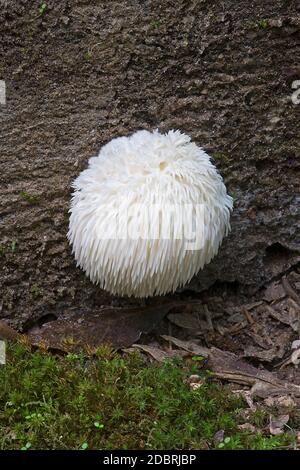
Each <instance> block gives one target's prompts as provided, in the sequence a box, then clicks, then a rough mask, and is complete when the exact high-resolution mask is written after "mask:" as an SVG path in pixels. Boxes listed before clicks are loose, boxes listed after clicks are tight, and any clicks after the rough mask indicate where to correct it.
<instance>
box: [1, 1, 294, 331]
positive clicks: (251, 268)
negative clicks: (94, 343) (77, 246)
mask: <svg viewBox="0 0 300 470" xmlns="http://www.w3.org/2000/svg"><path fill="white" fill-rule="evenodd" d="M1 4H2V7H1V11H0V31H1V43H0V51H1V62H0V79H2V80H5V83H6V105H4V104H3V103H2V104H0V119H1V157H0V158H1V173H0V180H1V187H0V190H1V199H0V208H1V209H0V210H1V219H0V227H1V234H0V255H1V258H0V260H1V264H2V269H1V273H0V277H1V289H2V293H1V298H2V301H1V302H2V303H1V308H2V311H1V314H0V316H2V317H4V318H7V319H10V320H12V323H13V324H15V325H16V326H20V327H21V326H22V325H24V324H25V325H26V322H27V321H31V320H32V319H36V318H39V317H40V316H43V315H50V317H49V318H51V315H57V314H59V313H60V312H62V311H64V312H68V311H71V310H74V309H82V310H83V311H84V309H92V308H95V307H96V306H99V305H102V304H111V303H112V302H116V299H112V298H111V297H110V296H109V295H108V294H107V293H105V292H103V291H101V290H99V288H98V287H97V286H94V285H92V284H91V283H90V282H89V280H88V279H86V277H85V275H84V273H83V272H81V271H80V270H79V268H76V265H75V262H74V259H73V257H72V255H71V250H70V247H69V246H68V242H67V239H66V233H67V229H68V206H69V201H70V194H71V188H70V184H71V182H72V180H73V179H74V178H75V177H76V176H77V175H78V174H79V172H80V171H81V170H83V169H84V168H85V167H86V165H87V162H88V159H89V158H90V157H91V156H93V155H95V154H97V152H98V150H99V148H100V147H101V146H102V145H103V144H104V143H106V142H107V141H109V140H110V139H112V138H113V137H116V136H120V135H127V134H129V133H131V132H133V131H135V130H137V129H141V128H146V129H154V128H159V130H161V131H165V130H168V129H180V130H182V131H184V132H186V133H188V134H189V135H191V137H192V138H193V139H194V140H195V142H196V143H197V144H198V145H201V146H202V147H203V148H204V149H205V150H206V151H207V152H208V153H209V154H210V155H211V156H212V158H213V160H214V161H215V164H216V166H217V167H218V168H219V170H220V172H221V174H222V175H223V177H224V179H225V181H226V184H227V187H228V190H229V193H230V194H231V195H232V196H233V197H234V200H235V208H234V213H233V216H232V232H231V234H230V236H229V237H228V238H227V239H226V241H225V242H224V244H223V246H222V248H221V250H220V252H219V255H218V256H217V257H216V258H215V260H214V261H213V262H212V263H211V264H210V265H209V266H207V267H206V268H205V269H204V270H203V271H202V272H201V273H200V274H199V275H198V276H197V277H196V278H195V279H194V280H193V281H192V282H191V284H190V286H189V289H192V290H196V291H199V290H202V289H205V288H207V287H209V286H211V285H213V284H214V283H215V282H216V281H219V282H230V283H232V282H234V283H237V285H238V286H239V287H240V288H242V289H243V290H244V291H246V292H247V291H248V292H251V291H253V290H255V289H258V288H259V287H260V286H262V285H263V284H265V283H267V282H268V281H270V280H271V279H273V278H275V277H276V276H278V275H280V274H281V273H284V272H286V271H288V270H289V269H290V268H291V267H292V266H294V267H295V265H296V264H297V263H299V261H300V243H299V239H300V217H299V212H300V208H299V186H300V184H299V183H300V181H299V173H297V170H299V160H300V149H299V137H300V132H299V131H300V104H299V103H298V101H300V92H299V95H298V91H297V86H300V82H298V83H296V81H297V80H300V47H299V39H300V33H299V30H300V9H299V3H298V2H297V1H296V0H295V1H288V0H286V1H283V0H281V1H279V0H272V1H271V0H266V1H261V0H254V1H252V2H249V1H248V0H240V1H239V2H237V1H236V0H228V1H226V2H218V1H217V2H212V1H210V0H203V1H201V0H199V1H198V0H186V1H184V0H176V1H171V0H140V1H138V0H130V1H125V0H116V1H112V2H107V1H104V0H102V1H101V0H98V1H88V0H74V1H72V2H69V1H62V2H55V1H54V0H53V1H47V2H45V5H46V7H43V6H41V2H40V1H29V0H28V1H24V0H23V1H17V0H12V1H4V2H3V1H2V2H1ZM2 85H3V83H2ZM293 87H294V88H293ZM297 193H298V196H297Z"/></svg>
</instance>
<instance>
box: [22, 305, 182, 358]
mask: <svg viewBox="0 0 300 470" xmlns="http://www.w3.org/2000/svg"><path fill="white" fill-rule="evenodd" d="M173 306H174V304H167V305H160V306H148V307H141V308H119V309H116V308H107V309H105V310H100V311H98V312H93V313H82V312H80V313H79V312H75V313H73V314H68V315H65V316H62V317H61V318H59V319H57V320H55V321H51V322H48V323H46V324H45V325H43V326H42V327H41V328H37V329H35V330H32V331H31V332H29V338H30V340H31V342H32V344H34V345H38V344H39V343H40V342H41V341H44V342H45V343H46V344H47V345H48V347H49V348H50V349H56V350H61V351H69V350H70V347H71V345H70V344H67V345H66V344H65V343H66V341H65V339H66V338H68V339H69V340H72V342H73V347H74V348H75V349H76V348H78V347H82V346H86V345H90V346H94V347H98V346H100V345H101V344H105V343H107V344H111V345H112V346H113V347H114V348H116V349H121V348H126V347H129V346H131V345H132V344H133V343H136V341H138V340H139V338H140V336H141V334H142V333H149V332H150V331H151V330H152V329H153V328H154V327H155V326H156V325H157V324H158V323H159V322H160V321H161V320H162V319H163V318H164V316H165V315H167V314H168V313H169V311H170V310H171V309H172V308H173Z"/></svg>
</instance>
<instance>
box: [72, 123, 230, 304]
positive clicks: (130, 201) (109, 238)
mask: <svg viewBox="0 0 300 470" xmlns="http://www.w3.org/2000/svg"><path fill="white" fill-rule="evenodd" d="M73 187H74V189H75V191H74V193H73V197H72V203H71V209H70V213H71V215H70V225H69V232H68V239H69V241H70V243H71V244H72V247H73V253H74V255H75V258H76V260H77V266H80V267H81V268H82V269H83V270H84V271H85V272H86V274H87V275H88V276H89V277H90V279H91V280H92V282H94V283H97V284H99V285H100V287H101V288H104V289H106V290H108V291H109V292H111V293H112V294H117V295H128V296H135V297H148V296H153V295H162V294H165V293H167V292H174V291H175V290H176V288H178V287H181V286H183V285H184V284H186V283H187V282H189V281H190V280H191V278H192V277H193V275H194V274H196V273H197V272H198V271H199V270H200V269H202V268H203V266H204V265H205V264H206V263H209V262H210V261H211V259H212V258H213V257H214V256H215V255H216V253H217V252H218V248H219V246H220V243H221V241H222V238H223V237H224V235H226V234H227V232H228V231H229V229H230V224H229V219H230V211H231V210H232V198H231V197H230V196H229V195H228V194H227V193H226V188H225V185H224V183H223V180H222V178H221V176H220V175H219V173H218V172H217V170H216V168H215V167H214V165H213V164H212V163H211V161H210V158H209V156H208V155H207V154H206V153H205V152H204V151H203V150H202V149H201V148H199V147H198V146H197V145H196V144H194V143H192V142H191V139H190V137H188V136H187V135H185V134H183V133H181V132H179V131H173V130H171V131H170V132H168V133H166V134H160V133H159V132H158V131H155V132H148V131H138V132H136V133H134V134H133V135H131V136H129V137H118V138H115V139H113V140H111V141H110V142H109V143H108V144H106V145H105V146H104V147H102V149H101V150H100V153H99V155H98V156H97V157H93V158H91V159H90V160H89V166H88V168H87V169H86V170H84V171H83V172H82V173H81V174H80V175H79V176H78V178H77V179H76V180H75V181H74V183H73Z"/></svg>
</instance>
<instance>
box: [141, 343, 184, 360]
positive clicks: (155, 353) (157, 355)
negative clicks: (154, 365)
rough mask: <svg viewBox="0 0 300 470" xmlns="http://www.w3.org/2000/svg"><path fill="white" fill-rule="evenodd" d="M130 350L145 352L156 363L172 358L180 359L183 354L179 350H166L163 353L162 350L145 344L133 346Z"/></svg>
mask: <svg viewBox="0 0 300 470" xmlns="http://www.w3.org/2000/svg"><path fill="white" fill-rule="evenodd" d="M132 348H135V349H140V350H141V351H144V352H146V353H147V354H149V355H150V356H152V357H153V359H155V360H156V361H157V362H163V361H164V360H165V359H170V358H173V357H182V356H183V355H184V354H182V353H183V351H180V350H174V349H173V350H171V351H170V350H168V351H164V350H163V349H160V348H157V347H154V346H148V345H146V344H133V345H132Z"/></svg>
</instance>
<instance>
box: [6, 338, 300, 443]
mask: <svg viewBox="0 0 300 470" xmlns="http://www.w3.org/2000/svg"><path fill="white" fill-rule="evenodd" d="M195 372H197V373H198V374H200V375H201V378H202V380H203V385H202V386H201V387H200V388H198V389H197V390H194V391H191V390H190V389H189V387H188V385H187V383H186V378H187V377H188V376H189V375H190V374H194V373H195ZM0 383H1V388H0V410H1V411H0V426H1V430H2V432H1V433H0V448H2V449H24V450H29V449H87V448H88V449H115V448H118V449H186V448H189V449H201V448H212V449H213V448H219V449H222V448H223V449H245V448H255V449H261V448H280V447H281V446H283V445H290V444H291V443H292V442H293V440H292V437H291V436H290V435H284V436H276V437H270V436H269V435H267V434H263V433H262V434H257V433H256V434H255V435H251V434H249V433H245V432H241V431H240V430H239V429H238V424H239V423H240V418H239V416H240V414H241V410H243V409H244V408H246V404H245V403H244V401H243V400H242V399H241V398H239V397H237V396H236V395H233V394H232V393H231V392H230V391H229V389H228V388H227V387H225V386H221V385H220V384H217V383H213V382H212V381H211V378H210V374H207V373H206V372H205V371H203V370H202V369H199V364H198V363H195V362H192V365H190V364H187V363H185V362H183V361H182V360H181V359H177V360H174V361H171V362H170V361H168V362H165V363H163V364H161V365H150V366H149V365H146V364H145V361H144V359H143V356H142V355H141V354H138V353H132V354H130V355H127V356H125V357H122V356H121V355H119V354H117V353H115V352H113V351H112V350H111V349H110V348H109V347H102V348H100V349H98V350H97V351H96V354H95V356H94V357H93V358H86V357H85V355H84V353H69V354H68V355H66V356H63V357H62V356H55V355H51V354H50V353H48V352H47V351H36V352H31V351H30V350H29V349H28V347H26V346H25V345H20V344H18V345H14V346H11V345H9V346H8V348H7V364H6V366H4V367H2V368H0ZM220 429H223V430H224V440H223V442H221V443H220V442H219V443H215V442H214V435H215V433H216V432H217V431H218V430H220Z"/></svg>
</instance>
